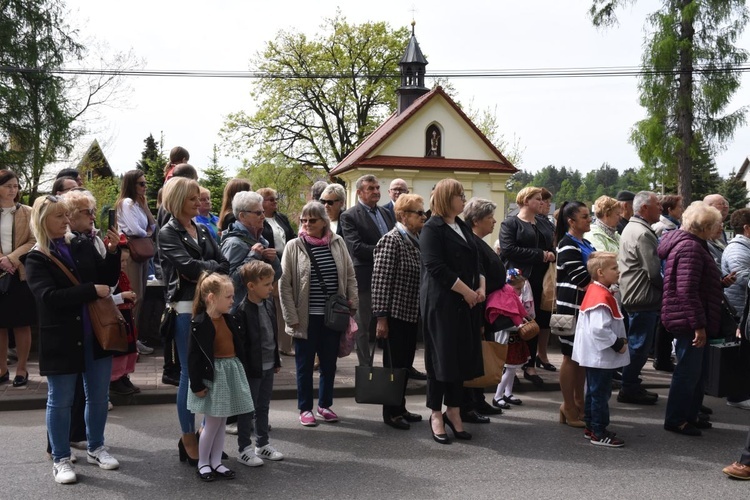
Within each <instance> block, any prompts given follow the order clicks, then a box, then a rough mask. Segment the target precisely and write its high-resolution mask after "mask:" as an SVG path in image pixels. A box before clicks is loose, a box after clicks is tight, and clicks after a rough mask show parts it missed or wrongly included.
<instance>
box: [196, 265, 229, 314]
mask: <svg viewBox="0 0 750 500" xmlns="http://www.w3.org/2000/svg"><path fill="white" fill-rule="evenodd" d="M227 286H232V280H231V279H229V276H227V275H225V274H218V273H211V274H209V273H206V272H204V273H202V274H201V276H200V278H198V284H197V285H195V296H194V297H193V316H197V315H199V314H200V313H203V312H206V309H207V304H206V298H207V297H208V294H210V293H213V294H214V295H217V294H220V293H221V292H223V291H224V290H226V287H227Z"/></svg>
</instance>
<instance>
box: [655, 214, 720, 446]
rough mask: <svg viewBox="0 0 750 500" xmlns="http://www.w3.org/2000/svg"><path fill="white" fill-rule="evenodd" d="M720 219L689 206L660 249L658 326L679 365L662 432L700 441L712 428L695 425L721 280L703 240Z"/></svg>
mask: <svg viewBox="0 0 750 500" xmlns="http://www.w3.org/2000/svg"><path fill="white" fill-rule="evenodd" d="M721 219H722V217H721V213H720V212H719V211H718V210H717V209H715V208H713V207H710V206H708V205H706V204H705V203H703V202H700V201H696V202H693V204H691V205H690V206H689V207H688V208H687V210H685V212H684V214H683V215H682V227H681V228H680V229H678V230H676V231H671V232H669V233H667V235H666V236H664V237H663V239H662V241H661V243H659V248H658V253H659V258H660V259H662V260H665V259H666V264H665V266H664V296H663V299H662V306H661V321H662V324H664V327H665V328H666V329H667V331H668V332H670V333H671V334H672V335H674V338H675V340H676V352H677V365H676V366H675V370H674V375H673V376H672V384H671V385H670V387H669V398H668V399H667V410H666V416H665V418H664V428H665V429H666V430H668V431H672V432H676V433H678V434H684V435H686V436H700V435H701V429H708V428H710V427H711V423H710V422H708V421H707V420H699V419H698V411H699V410H700V407H701V404H702V403H703V386H704V374H703V367H704V365H705V362H704V361H705V356H706V352H707V351H706V349H705V347H706V342H707V339H708V338H710V337H712V336H715V335H716V333H717V330H718V327H719V321H720V316H721V298H722V290H721V276H720V275H719V270H718V269H717V267H716V265H715V264H714V261H713V258H712V257H711V254H710V253H709V251H708V245H707V243H706V240H710V239H713V238H715V237H716V235H717V234H718V233H719V232H720V231H721Z"/></svg>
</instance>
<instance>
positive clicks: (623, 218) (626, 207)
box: [616, 190, 635, 235]
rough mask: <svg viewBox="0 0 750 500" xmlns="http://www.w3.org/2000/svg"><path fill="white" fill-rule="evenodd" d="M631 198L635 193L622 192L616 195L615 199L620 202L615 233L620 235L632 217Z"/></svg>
mask: <svg viewBox="0 0 750 500" xmlns="http://www.w3.org/2000/svg"><path fill="white" fill-rule="evenodd" d="M633 198H635V193H633V192H632V191H625V190H623V191H620V192H619V193H617V197H616V199H617V201H619V202H620V222H618V223H617V232H618V233H620V234H621V235H622V230H623V229H625V226H627V225H628V221H630V218H631V217H632V216H633Z"/></svg>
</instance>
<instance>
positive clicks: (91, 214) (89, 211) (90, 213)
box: [78, 208, 96, 217]
mask: <svg viewBox="0 0 750 500" xmlns="http://www.w3.org/2000/svg"><path fill="white" fill-rule="evenodd" d="M78 212H80V213H82V214H86V215H88V216H89V217H94V216H95V215H96V209H94V208H79V209H78Z"/></svg>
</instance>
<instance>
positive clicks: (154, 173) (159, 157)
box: [135, 134, 167, 208]
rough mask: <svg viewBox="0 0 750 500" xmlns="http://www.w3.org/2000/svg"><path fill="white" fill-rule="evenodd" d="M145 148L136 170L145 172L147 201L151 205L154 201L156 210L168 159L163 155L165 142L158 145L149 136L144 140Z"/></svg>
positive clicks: (151, 136)
mask: <svg viewBox="0 0 750 500" xmlns="http://www.w3.org/2000/svg"><path fill="white" fill-rule="evenodd" d="M143 143H144V144H145V147H144V148H143V151H142V152H141V159H140V161H138V162H136V164H135V168H137V169H139V170H143V175H144V176H145V177H146V182H147V183H148V187H147V188H146V199H147V200H149V205H151V204H152V203H151V201H152V200H153V203H154V208H156V205H155V203H156V198H157V197H158V195H159V190H160V189H161V187H162V185H163V184H164V165H165V164H166V162H167V159H166V157H165V156H164V154H163V153H162V145H163V144H164V141H163V139H162V141H161V142H160V143H159V144H157V143H156V140H155V139H154V136H153V134H148V137H146V138H145V139H144V140H143Z"/></svg>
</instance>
